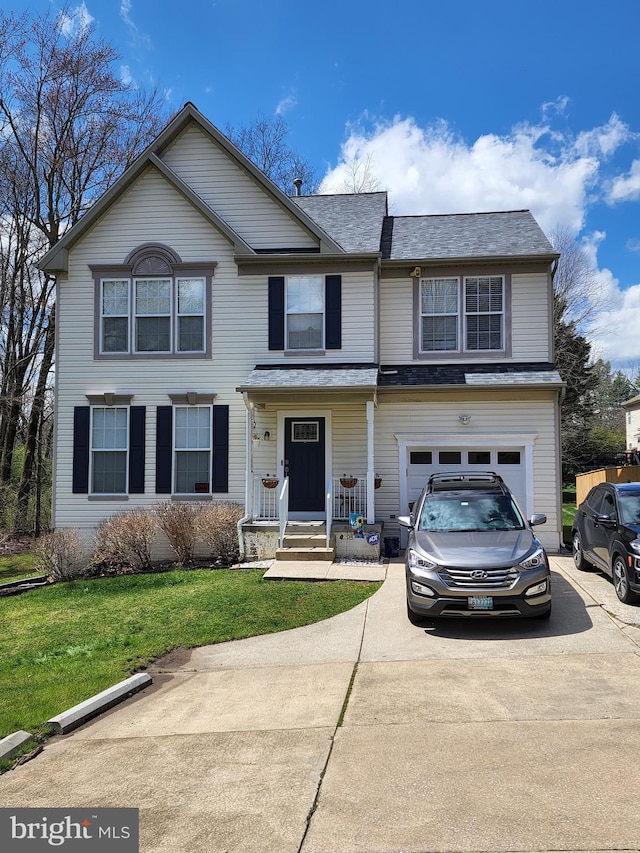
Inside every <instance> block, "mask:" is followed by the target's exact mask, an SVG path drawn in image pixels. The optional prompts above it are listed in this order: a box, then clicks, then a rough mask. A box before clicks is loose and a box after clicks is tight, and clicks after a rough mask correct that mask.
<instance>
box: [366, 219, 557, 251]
mask: <svg viewBox="0 0 640 853" xmlns="http://www.w3.org/2000/svg"><path fill="white" fill-rule="evenodd" d="M384 230H385V233H384V235H383V240H382V258H383V260H390V261H394V260H402V261H413V260H416V261H418V260H440V259H442V260H451V259H454V258H460V259H467V258H518V257H527V258H532V257H539V258H540V259H541V260H542V259H544V260H551V259H553V258H557V257H558V253H557V252H556V251H555V250H554V248H553V246H552V245H551V243H550V242H549V241H548V240H547V238H546V236H545V235H544V233H543V232H542V229H541V228H540V226H539V225H538V223H537V222H536V220H535V219H534V218H533V216H532V215H531V213H530V211H528V210H508V211H499V212H496V213H453V214H444V215H428V216H393V217H387V219H385V229H384Z"/></svg>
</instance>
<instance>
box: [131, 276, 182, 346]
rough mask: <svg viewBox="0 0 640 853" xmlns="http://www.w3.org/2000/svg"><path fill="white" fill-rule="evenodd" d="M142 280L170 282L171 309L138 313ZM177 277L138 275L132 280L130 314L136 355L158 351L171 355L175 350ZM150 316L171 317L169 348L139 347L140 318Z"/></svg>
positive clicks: (132, 344)
mask: <svg viewBox="0 0 640 853" xmlns="http://www.w3.org/2000/svg"><path fill="white" fill-rule="evenodd" d="M141 281H146V282H149V281H154V282H168V283H169V311H168V313H166V314H138V312H137V310H136V302H137V296H138V284H139V283H140V282H141ZM175 288H176V279H175V278H174V277H172V276H166V275H163V276H136V277H135V278H133V279H132V280H131V285H130V294H131V295H130V299H129V304H130V306H131V309H130V314H131V319H132V324H133V336H132V340H131V352H133V353H135V354H136V355H147V354H149V353H158V354H160V355H171V354H172V353H174V352H175V340H174V334H173V326H174V318H175V316H176V313H177V308H176V306H177V298H176V295H175ZM148 317H168V319H169V348H168V349H161V350H146V349H138V320H139V319H140V318H143V319H144V318H148Z"/></svg>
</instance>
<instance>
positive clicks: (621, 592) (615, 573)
mask: <svg viewBox="0 0 640 853" xmlns="http://www.w3.org/2000/svg"><path fill="white" fill-rule="evenodd" d="M611 569H612V571H611V578H612V580H613V586H614V588H615V591H616V595H617V596H618V598H619V599H620V601H622V603H623V604H633V603H634V602H636V601H638V595H637V593H635V592H633V591H632V590H631V588H630V586H629V576H628V575H627V564H626V563H625V560H624V557H622V556H620V554H616V555H615V556H614V558H613V563H612V566H611Z"/></svg>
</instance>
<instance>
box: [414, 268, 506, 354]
mask: <svg viewBox="0 0 640 853" xmlns="http://www.w3.org/2000/svg"><path fill="white" fill-rule="evenodd" d="M419 287H420V291H419V321H418V322H419V331H418V334H419V352H420V353H421V354H422V353H423V354H427V353H456V352H458V353H464V352H501V351H503V350H504V349H505V279H504V276H501V275H494V276H462V277H458V276H452V277H446V278H445V277H443V278H423V279H421V280H420V285H419Z"/></svg>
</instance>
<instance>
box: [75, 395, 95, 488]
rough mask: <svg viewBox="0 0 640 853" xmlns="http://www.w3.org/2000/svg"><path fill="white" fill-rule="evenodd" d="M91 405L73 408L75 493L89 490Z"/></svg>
mask: <svg viewBox="0 0 640 853" xmlns="http://www.w3.org/2000/svg"><path fill="white" fill-rule="evenodd" d="M90 416H91V410H90V408H89V406H76V407H75V408H74V410H73V477H72V483H73V486H72V488H73V493H74V495H86V494H88V492H89V421H90Z"/></svg>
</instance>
